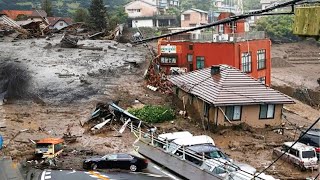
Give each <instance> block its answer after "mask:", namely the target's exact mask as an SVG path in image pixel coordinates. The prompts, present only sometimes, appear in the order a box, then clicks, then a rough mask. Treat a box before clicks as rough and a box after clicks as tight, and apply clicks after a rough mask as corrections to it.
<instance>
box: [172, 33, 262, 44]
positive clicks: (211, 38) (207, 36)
mask: <svg viewBox="0 0 320 180" xmlns="http://www.w3.org/2000/svg"><path fill="white" fill-rule="evenodd" d="M265 38H266V34H265V32H264V31H254V32H244V33H234V34H214V33H199V34H196V33H190V34H182V35H176V36H171V37H168V38H167V40H168V41H192V42H242V41H249V40H256V39H265Z"/></svg>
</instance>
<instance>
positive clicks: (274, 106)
mask: <svg viewBox="0 0 320 180" xmlns="http://www.w3.org/2000/svg"><path fill="white" fill-rule="evenodd" d="M269 105H273V113H272V117H268V110H269ZM262 106H267V112H266V117H265V118H264V117H261V109H262ZM275 111H276V104H260V110H259V119H260V120H264V119H274V114H275Z"/></svg>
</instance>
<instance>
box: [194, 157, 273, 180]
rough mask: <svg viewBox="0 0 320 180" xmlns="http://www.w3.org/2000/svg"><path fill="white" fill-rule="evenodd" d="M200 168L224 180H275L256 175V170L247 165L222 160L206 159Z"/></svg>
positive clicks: (264, 175)
mask: <svg viewBox="0 0 320 180" xmlns="http://www.w3.org/2000/svg"><path fill="white" fill-rule="evenodd" d="M200 168H201V169H203V170H206V171H209V172H212V173H214V174H216V175H218V176H220V177H222V178H223V179H226V180H262V179H263V180H275V178H273V177H272V176H270V175H266V174H264V173H261V174H259V175H258V172H257V170H256V169H255V168H254V167H252V166H250V165H248V164H244V163H239V162H230V161H227V160H223V159H219V161H217V160H215V159H208V160H206V161H205V162H204V163H203V164H202V165H201V167H200ZM255 176H256V177H255Z"/></svg>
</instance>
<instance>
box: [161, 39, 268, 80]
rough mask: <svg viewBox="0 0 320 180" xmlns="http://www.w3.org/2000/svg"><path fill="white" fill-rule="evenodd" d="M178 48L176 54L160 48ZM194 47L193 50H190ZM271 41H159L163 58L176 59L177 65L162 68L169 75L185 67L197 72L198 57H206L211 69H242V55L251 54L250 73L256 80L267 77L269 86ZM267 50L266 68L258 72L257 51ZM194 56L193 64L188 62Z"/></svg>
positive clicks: (205, 62) (162, 64)
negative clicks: (178, 68) (228, 67)
mask: <svg viewBox="0 0 320 180" xmlns="http://www.w3.org/2000/svg"><path fill="white" fill-rule="evenodd" d="M168 44H170V45H171V46H175V47H176V53H161V52H160V46H161V45H168ZM190 46H192V49H191V48H189V47H190ZM270 48H271V41H270V40H268V39H261V40H251V41H244V42H236V43H233V42H213V43H210V42H208V43H201V42H167V41H166V40H160V41H159V47H158V50H159V51H158V52H159V54H160V58H161V56H163V57H176V59H177V63H173V64H164V63H161V66H162V67H163V68H164V69H165V71H166V72H167V73H169V71H170V67H184V68H187V70H188V71H192V70H196V68H197V62H196V57H197V56H202V57H204V59H205V61H204V66H205V67H210V66H212V65H219V64H227V65H230V66H233V67H236V68H238V69H241V67H242V64H241V59H242V53H245V52H248V50H249V52H250V53H251V72H250V73H248V74H250V75H251V76H252V77H254V78H255V79H258V78H261V77H265V79H266V80H265V81H266V84H267V85H270V82H271V57H270ZM261 49H265V51H266V54H265V56H266V68H265V69H261V70H258V67H257V51H258V50H261ZM188 54H192V55H193V58H192V62H188V60H187V56H188Z"/></svg>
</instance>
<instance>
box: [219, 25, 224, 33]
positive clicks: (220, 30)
mask: <svg viewBox="0 0 320 180" xmlns="http://www.w3.org/2000/svg"><path fill="white" fill-rule="evenodd" d="M219 33H223V24H220V25H219Z"/></svg>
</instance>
